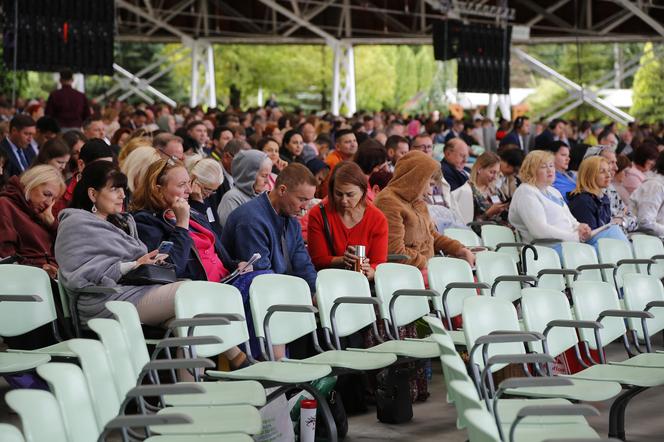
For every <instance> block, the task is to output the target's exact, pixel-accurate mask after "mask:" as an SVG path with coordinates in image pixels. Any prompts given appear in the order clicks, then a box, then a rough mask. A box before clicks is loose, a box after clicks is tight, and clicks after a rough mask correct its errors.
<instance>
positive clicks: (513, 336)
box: [469, 330, 544, 367]
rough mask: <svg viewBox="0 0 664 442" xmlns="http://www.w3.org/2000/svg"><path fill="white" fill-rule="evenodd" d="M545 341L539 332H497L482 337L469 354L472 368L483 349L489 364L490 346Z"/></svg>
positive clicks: (483, 354) (485, 359)
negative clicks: (477, 355)
mask: <svg viewBox="0 0 664 442" xmlns="http://www.w3.org/2000/svg"><path fill="white" fill-rule="evenodd" d="M543 339H544V335H542V334H541V333H537V332H523V333H521V332H514V331H500V330H499V331H497V332H493V333H492V334H489V335H484V336H480V337H479V338H477V339H476V340H475V345H473V348H472V349H471V350H470V352H469V357H470V366H471V367H473V366H474V365H475V362H474V361H475V352H476V351H477V349H479V348H480V347H482V358H483V360H484V362H485V365H486V363H487V359H488V346H489V345H490V344H504V343H508V342H534V341H540V340H543Z"/></svg>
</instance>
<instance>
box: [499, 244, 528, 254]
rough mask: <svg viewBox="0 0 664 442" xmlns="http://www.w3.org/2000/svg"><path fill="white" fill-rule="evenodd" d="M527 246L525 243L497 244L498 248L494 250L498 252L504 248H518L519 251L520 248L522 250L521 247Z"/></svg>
mask: <svg viewBox="0 0 664 442" xmlns="http://www.w3.org/2000/svg"><path fill="white" fill-rule="evenodd" d="M527 245H528V244H526V243H525V242H500V243H498V244H496V247H494V248H493V249H494V250H495V251H496V252H497V251H498V250H500V249H502V248H517V249H518V248H521V247H525V246H527Z"/></svg>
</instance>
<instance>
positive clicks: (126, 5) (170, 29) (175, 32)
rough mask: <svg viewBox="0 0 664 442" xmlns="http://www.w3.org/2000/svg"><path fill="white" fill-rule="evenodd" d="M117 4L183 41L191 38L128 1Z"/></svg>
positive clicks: (123, 0) (124, 0) (122, 0)
mask: <svg viewBox="0 0 664 442" xmlns="http://www.w3.org/2000/svg"><path fill="white" fill-rule="evenodd" d="M115 4H116V6H118V7H120V8H123V9H126V10H127V11H129V12H131V13H132V14H135V15H137V16H139V17H141V18H144V19H145V20H147V21H151V22H152V23H154V24H155V25H158V26H159V27H160V28H163V29H164V30H166V31H168V32H170V33H171V34H173V35H177V36H178V37H180V38H181V39H189V38H191V37H190V36H188V35H187V34H185V33H184V32H182V31H180V30H179V29H178V28H176V27H175V26H171V25H169V24H168V23H167V22H165V21H163V20H161V19H159V18H157V17H154V16H152V15H150V14H148V13H147V12H145V11H144V10H142V9H141V8H139V7H138V6H135V5H132V4H131V3H129V2H128V1H127V0H115Z"/></svg>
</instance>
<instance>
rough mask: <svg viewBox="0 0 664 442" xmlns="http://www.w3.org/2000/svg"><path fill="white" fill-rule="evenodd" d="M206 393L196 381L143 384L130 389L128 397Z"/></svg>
mask: <svg viewBox="0 0 664 442" xmlns="http://www.w3.org/2000/svg"><path fill="white" fill-rule="evenodd" d="M197 393H205V388H203V387H202V386H201V385H199V384H195V383H185V384H158V385H141V386H139V387H134V388H132V389H131V390H129V391H128V392H127V394H126V397H132V398H136V397H151V396H163V395H165V394H197Z"/></svg>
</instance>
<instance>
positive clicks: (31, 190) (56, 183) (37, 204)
mask: <svg viewBox="0 0 664 442" xmlns="http://www.w3.org/2000/svg"><path fill="white" fill-rule="evenodd" d="M64 191H65V182H64V179H63V177H62V172H61V171H60V170H58V169H56V168H55V167H53V166H49V165H46V164H43V165H38V166H34V167H32V168H30V169H28V170H26V171H25V172H24V173H23V174H22V175H21V176H20V177H19V176H13V177H11V178H10V179H9V182H8V183H7V185H6V186H5V188H4V189H3V191H2V193H0V257H6V256H12V255H20V256H21V257H22V260H21V263H22V264H26V265H31V266H35V267H40V268H43V269H44V270H46V271H47V272H48V273H49V275H50V276H51V277H52V278H55V274H56V272H57V263H56V262H55V255H54V253H53V243H54V242H55V236H56V232H57V230H58V221H57V220H56V218H55V216H54V215H53V205H54V204H55V202H56V201H57V200H58V199H59V198H60V197H61V196H62V194H63V193H64Z"/></svg>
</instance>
